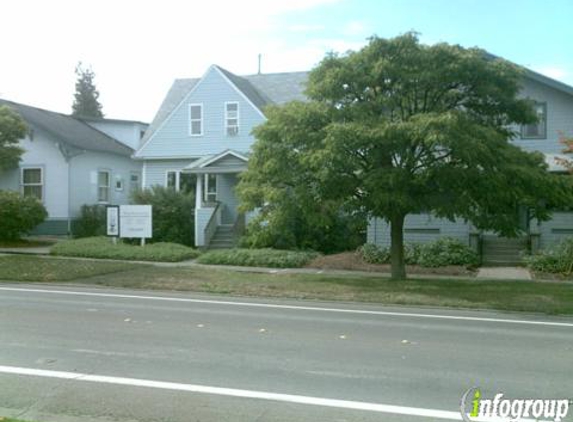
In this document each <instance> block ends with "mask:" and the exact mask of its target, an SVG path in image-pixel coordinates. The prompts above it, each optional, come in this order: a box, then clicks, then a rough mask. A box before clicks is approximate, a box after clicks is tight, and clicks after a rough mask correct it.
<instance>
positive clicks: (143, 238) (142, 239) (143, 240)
mask: <svg viewBox="0 0 573 422" xmlns="http://www.w3.org/2000/svg"><path fill="white" fill-rule="evenodd" d="M141 246H145V237H142V238H141Z"/></svg>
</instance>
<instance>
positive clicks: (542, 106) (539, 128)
mask: <svg viewBox="0 0 573 422" xmlns="http://www.w3.org/2000/svg"><path fill="white" fill-rule="evenodd" d="M533 110H534V111H535V114H536V115H537V122H536V123H531V124H528V125H523V126H521V139H545V138H547V104H546V103H535V104H534V105H533Z"/></svg>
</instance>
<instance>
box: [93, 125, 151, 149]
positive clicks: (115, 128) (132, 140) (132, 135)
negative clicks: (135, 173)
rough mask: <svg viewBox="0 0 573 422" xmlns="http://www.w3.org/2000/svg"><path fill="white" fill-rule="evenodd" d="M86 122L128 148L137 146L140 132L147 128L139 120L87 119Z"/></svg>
mask: <svg viewBox="0 0 573 422" xmlns="http://www.w3.org/2000/svg"><path fill="white" fill-rule="evenodd" d="M86 123H87V124H88V125H90V126H92V127H95V128H96V129H98V130H100V131H102V132H103V133H105V134H107V135H109V136H111V137H112V138H115V139H117V140H118V141H120V142H122V143H124V144H125V145H127V146H128V147H130V148H133V149H134V150H136V149H137V148H139V146H140V144H139V141H140V140H141V132H142V131H145V130H146V129H147V125H145V124H142V123H139V122H128V121H125V122H122V121H116V120H97V121H89V120H87V121H86Z"/></svg>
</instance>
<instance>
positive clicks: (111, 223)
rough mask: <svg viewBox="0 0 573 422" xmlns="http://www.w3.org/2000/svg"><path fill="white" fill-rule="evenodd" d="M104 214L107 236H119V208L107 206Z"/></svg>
mask: <svg viewBox="0 0 573 422" xmlns="http://www.w3.org/2000/svg"><path fill="white" fill-rule="evenodd" d="M105 212H106V216H107V218H106V233H107V235H108V236H119V207H118V206H114V205H109V206H107V207H106V209H105Z"/></svg>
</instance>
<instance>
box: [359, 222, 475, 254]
mask: <svg viewBox="0 0 573 422" xmlns="http://www.w3.org/2000/svg"><path fill="white" fill-rule="evenodd" d="M470 229H471V226H470V225H469V224H468V223H466V222H464V221H463V220H456V221H455V222H452V221H449V220H446V219H443V218H436V217H433V216H432V215H430V214H410V215H408V216H407V217H406V221H405V222H404V240H405V242H407V243H427V242H431V241H433V240H436V239H438V238H439V237H443V236H449V237H453V238H456V239H459V240H460V241H461V242H463V243H465V244H467V245H469V237H470V236H469V235H470ZM367 241H368V243H374V244H376V245H378V246H383V247H388V246H390V226H389V225H388V223H386V222H385V221H384V220H382V219H371V220H370V224H369V225H368V232H367Z"/></svg>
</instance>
